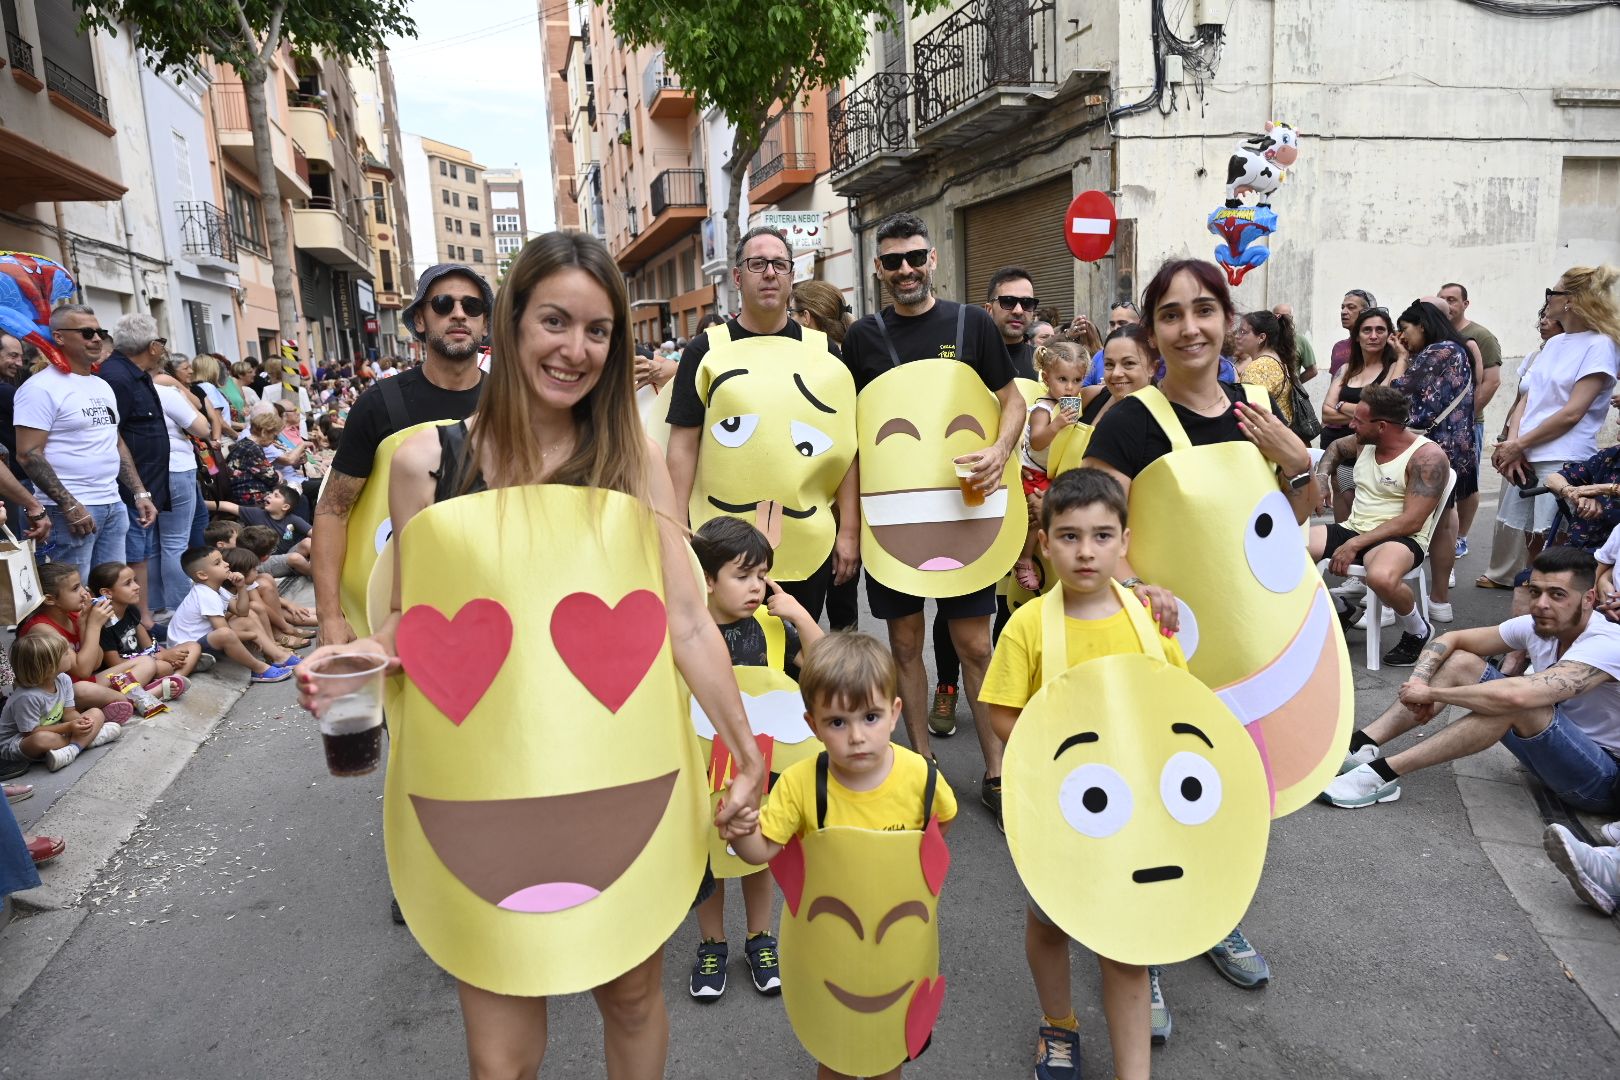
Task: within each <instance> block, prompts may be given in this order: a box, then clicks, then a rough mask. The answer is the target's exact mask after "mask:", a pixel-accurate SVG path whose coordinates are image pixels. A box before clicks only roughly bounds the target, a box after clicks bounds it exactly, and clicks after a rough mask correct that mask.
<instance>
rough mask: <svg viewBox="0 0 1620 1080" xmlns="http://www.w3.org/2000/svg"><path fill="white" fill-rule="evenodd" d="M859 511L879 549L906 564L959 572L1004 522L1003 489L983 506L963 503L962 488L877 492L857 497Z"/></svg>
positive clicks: (979, 555)
mask: <svg viewBox="0 0 1620 1080" xmlns="http://www.w3.org/2000/svg"><path fill="white" fill-rule="evenodd" d="M861 511H862V513H864V514H865V515H866V524H867V527H868V528H870V529H871V531H872V538H873V539H874V540H876V541H877V544H878V546H879V547H881V548H882V549H883V550H884V551H886V552H888V553H889V554H890V555H892V556H894V557H895V558H896V559H899V560H900V561H901V562H903V563H905V564H906V565H907V566H910V567H914V568H915V569H918V570H960V569H961V568H962V567H964V566H967V565H968V564H970V563H973V562H977V561H978V560H979V559H981V558H983V556H984V553H985V552H987V551H989V550H990V547H991V545H992V544H994V543H995V542H996V537H997V535H998V534H999V533H1000V532H1001V527H1002V525H1004V524H1005V523H1006V517H1007V488H1006V485H1002V486H1001V487H998V488H997V489H996V490H995V491H993V492H992V493H990V494H989V495H986V496H985V498H984V503H983V505H981V506H968V505H967V504H966V503H964V502H963V501H962V489H961V488H960V487H949V488H919V489H913V490H910V491H879V492H873V493H872V494H870V495H862V496H861ZM941 525H950V526H951V527H950V528H941V527H940V526H941Z"/></svg>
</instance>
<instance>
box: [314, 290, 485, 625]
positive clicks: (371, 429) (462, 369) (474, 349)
mask: <svg viewBox="0 0 1620 1080" xmlns="http://www.w3.org/2000/svg"><path fill="white" fill-rule="evenodd" d="M494 307H495V294H494V292H493V291H491V289H490V287H489V282H487V281H485V280H484V279H483V277H481V276H480V275H479V274H478V273H477V272H476V271H474V270H473V269H472V268H471V267H469V266H464V265H462V264H460V263H438V264H436V265H434V266H430V267H428V269H427V270H426V271H425V272H423V274H422V275H421V276H420V277H419V278H417V281H416V299H415V300H413V301H411V305H410V306H409V307H407V308H406V309H405V311H404V317H405V325H407V326H409V327H410V328H411V333H412V334H414V335H415V336H416V340H418V341H421V342H424V343H425V344H426V346H427V359H425V360H424V361H423V362H422V363H421V365H420V366H418V367H413V368H410V369H409V370H407V371H403V372H400V373H399V374H398V375H396V376H394V377H393V378H388V379H379V380H377V382H376V383H374V384H373V385H372V386H371V387H369V388H368V389H367V390H366V391H365V392H364V393H363V394H361V395H360V397H359V398H358V399H356V401H355V403H354V406H353V407H352V408H351V409H350V410H349V419H348V421H347V423H345V424H344V427H343V439H342V441H341V442H340V443H339V444H338V450H337V454H336V456H334V457H333V459H332V469H331V472H330V473H329V474H328V476H327V480H326V487H325V488H324V489H323V490H322V492H321V498H320V502H319V503H318V504H317V505H316V507H315V526H316V528H315V531H314V534H313V535H314V543H313V545H312V549H311V562H312V564H313V570H314V576H315V614H316V618H317V619H319V620H320V628H321V643H322V644H325V645H334V644H344V643H346V642H350V641H353V640H354V630H353V628H352V627H350V626H349V621H348V619H347V618H345V617H344V614H343V601H342V592H341V581H342V576H343V560H344V556H345V555H347V553H348V548H349V532H348V529H349V513H350V511H352V510H353V509H354V504H355V502H356V501H357V500H358V499H359V498H360V493H361V492H362V491H364V490H365V487H366V480H367V478H368V477H370V476H371V470H372V468H373V465H374V464H375V461H376V457H377V447H378V445H379V444H381V443H382V441H383V440H384V439H386V438H387V437H388V436H390V435H392V434H394V433H395V432H397V431H404V430H405V429H406V428H408V427H415V426H416V425H417V424H426V423H431V422H433V421H436V420H465V419H466V418H467V417H468V416H470V415H472V412H473V410H474V409H475V408H477V407H478V393H479V390H480V389H481V388H482V386H483V374H484V373H483V372H482V371H480V370H479V368H478V357H479V347H480V346H481V345H482V344H483V343H484V341H485V339H486V338H487V337H488V336H489V319H490V313H491V311H492V310H493V309H494Z"/></svg>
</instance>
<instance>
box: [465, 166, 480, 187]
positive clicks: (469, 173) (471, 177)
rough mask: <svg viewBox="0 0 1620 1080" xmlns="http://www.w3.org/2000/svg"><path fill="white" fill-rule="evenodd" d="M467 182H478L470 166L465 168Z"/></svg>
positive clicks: (476, 175)
mask: <svg viewBox="0 0 1620 1080" xmlns="http://www.w3.org/2000/svg"><path fill="white" fill-rule="evenodd" d="M467 183H469V184H476V183H478V174H477V173H475V172H473V171H472V169H470V168H469V169H468V170H467Z"/></svg>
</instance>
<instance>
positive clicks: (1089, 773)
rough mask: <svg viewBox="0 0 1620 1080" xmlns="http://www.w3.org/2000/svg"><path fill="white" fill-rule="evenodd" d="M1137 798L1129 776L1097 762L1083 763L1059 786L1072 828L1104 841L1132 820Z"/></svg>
mask: <svg viewBox="0 0 1620 1080" xmlns="http://www.w3.org/2000/svg"><path fill="white" fill-rule="evenodd" d="M1133 806H1134V801H1133V799H1132V798H1131V786H1130V785H1129V784H1127V783H1126V782H1125V778H1124V777H1123V776H1121V775H1119V773H1118V772H1117V771H1115V770H1114V769H1113V768H1111V767H1109V766H1107V765H1099V764H1098V763H1096V762H1090V763H1088V764H1085V765H1082V766H1080V767H1079V768H1078V769H1075V770H1074V771H1073V772H1071V773H1070V774H1069V775H1068V776H1065V777H1064V778H1063V783H1062V785H1061V786H1059V788H1058V809H1059V810H1061V811H1062V813H1063V820H1064V821H1067V822H1068V823H1069V828H1071V829H1073V830H1074V831H1075V832H1077V833H1079V834H1080V835H1081V836H1089V837H1091V838H1092V839H1093V840H1103V839H1106V838H1107V837H1110V836H1113V835H1114V834H1115V833H1117V832H1119V830H1121V829H1123V828H1124V827H1125V823H1126V822H1128V821H1130V820H1131V810H1132V808H1133Z"/></svg>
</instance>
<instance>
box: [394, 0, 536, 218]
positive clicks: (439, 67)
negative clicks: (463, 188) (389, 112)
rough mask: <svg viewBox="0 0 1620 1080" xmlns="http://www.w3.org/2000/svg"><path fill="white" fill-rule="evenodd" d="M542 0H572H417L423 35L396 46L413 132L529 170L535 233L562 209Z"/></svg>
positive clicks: (498, 164) (405, 117)
mask: <svg viewBox="0 0 1620 1080" xmlns="http://www.w3.org/2000/svg"><path fill="white" fill-rule="evenodd" d="M542 3H543V4H544V5H545V6H546V7H547V8H552V7H556V6H558V5H562V4H565V3H567V0H540V3H537V2H536V0H479V2H478V3H469V2H467V0H415V2H414V3H413V4H412V5H411V15H412V17H413V18H414V19H415V20H416V31H417V37H416V38H415V39H414V40H411V39H402V40H398V41H394V42H391V43H390V54H391V57H392V59H393V65H394V82H395V89H396V91H397V93H398V95H399V112H400V123H401V124H402V125H403V127H404V129H405V130H406V131H407V132H410V133H412V134H415V135H423V136H426V137H428V138H430V139H437V140H439V141H440V142H447V143H450V144H452V145H454V146H461V147H465V148H466V149H467V150H469V151H471V152H472V155H473V157H474V159H475V160H477V161H478V162H479V163H481V164H483V165H485V166H487V167H489V168H511V167H513V166H516V167H517V168H519V169H522V170H523V186H524V195H525V197H526V201H527V203H528V210H529V229H530V231H531V232H545V231H547V230H549V229H551V228H552V226H553V221H552V217H553V214H554V209H553V192H552V185H551V148H550V145H549V140H550V125H549V123H548V122H547V119H546V104H545V80H544V76H545V66H544V62H545V54H544V52H543V50H542V48H541V40H540V14H539V13H540V8H541V4H542Z"/></svg>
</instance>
